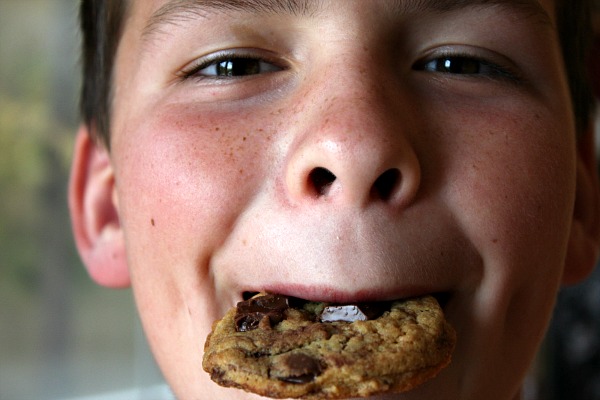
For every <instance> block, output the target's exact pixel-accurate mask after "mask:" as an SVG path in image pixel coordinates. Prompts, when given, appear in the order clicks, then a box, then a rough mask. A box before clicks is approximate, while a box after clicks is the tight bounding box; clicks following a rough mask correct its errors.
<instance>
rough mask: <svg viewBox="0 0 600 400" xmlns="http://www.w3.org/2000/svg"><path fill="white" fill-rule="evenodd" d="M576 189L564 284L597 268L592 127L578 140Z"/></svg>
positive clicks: (599, 230) (599, 229)
mask: <svg viewBox="0 0 600 400" xmlns="http://www.w3.org/2000/svg"><path fill="white" fill-rule="evenodd" d="M577 147H578V149H577V190H576V194H575V208H574V211H573V222H572V224H571V235H570V238H569V245H568V251H567V258H566V262H565V269H564V272H563V284H564V285H572V284H575V283H578V282H579V281H581V280H583V279H585V278H586V277H587V276H588V275H589V274H590V273H591V272H592V270H593V269H594V267H595V266H596V262H597V261H598V255H599V252H600V189H599V187H600V185H599V183H598V169H597V168H598V165H597V163H596V154H595V146H594V124H593V123H590V128H589V129H588V132H586V134H585V135H584V136H583V137H581V138H580V139H579V142H578V146H577Z"/></svg>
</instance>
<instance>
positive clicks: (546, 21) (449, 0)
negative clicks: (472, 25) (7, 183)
mask: <svg viewBox="0 0 600 400" xmlns="http://www.w3.org/2000/svg"><path fill="white" fill-rule="evenodd" d="M325 1H327V0H325ZM492 6H500V7H502V8H506V9H514V10H518V11H520V12H521V13H525V14H524V15H526V16H527V17H531V18H537V19H538V20H539V22H540V23H541V25H552V18H551V17H550V16H549V15H548V13H547V12H546V11H545V10H544V8H543V7H542V6H541V5H540V3H539V1H538V0H393V1H391V2H390V7H389V9H390V11H391V12H393V13H396V14H401V15H404V14H412V13H421V12H428V11H430V12H431V11H434V12H442V13H444V12H452V11H457V10H461V9H465V8H469V7H492ZM321 8H322V1H321V0H170V1H168V2H167V3H166V4H164V5H163V6H162V7H160V8H159V9H158V10H157V11H156V12H154V13H153V14H152V16H151V17H150V19H149V20H148V23H147V24H146V26H145V28H144V30H143V33H142V37H144V38H148V37H150V36H153V35H155V34H156V33H158V32H161V31H162V27H164V26H166V25H179V24H181V23H185V22H187V21H190V20H194V19H197V18H208V17H209V16H210V15H211V14H214V13H218V12H245V13H251V14H261V13H262V14H287V15H292V16H302V17H306V16H313V15H315V14H316V13H317V12H318V11H319V10H320V9H321Z"/></svg>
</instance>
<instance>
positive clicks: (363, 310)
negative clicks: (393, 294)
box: [319, 302, 390, 322]
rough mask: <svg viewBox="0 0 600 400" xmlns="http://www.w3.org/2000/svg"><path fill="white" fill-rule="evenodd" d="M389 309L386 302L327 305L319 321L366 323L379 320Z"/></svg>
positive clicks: (388, 304)
mask: <svg viewBox="0 0 600 400" xmlns="http://www.w3.org/2000/svg"><path fill="white" fill-rule="evenodd" d="M389 308H390V303H387V302H379V303H360V304H346V305H329V306H326V307H325V308H324V309H323V311H322V312H321V315H320V317H319V320H320V321H321V322H338V321H340V322H354V321H368V320H372V319H377V318H379V317H380V316H381V315H382V314H383V313H384V312H385V311H387V310H389Z"/></svg>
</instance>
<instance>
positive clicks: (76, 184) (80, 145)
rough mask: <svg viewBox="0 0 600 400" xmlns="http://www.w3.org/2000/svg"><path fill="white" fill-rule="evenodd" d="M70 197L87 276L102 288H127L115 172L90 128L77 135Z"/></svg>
mask: <svg viewBox="0 0 600 400" xmlns="http://www.w3.org/2000/svg"><path fill="white" fill-rule="evenodd" d="M68 195H69V210H70V213H71V221H72V227H73V234H74V237H75V243H76V245H77V249H78V250H79V254H80V256H81V259H82V260H83V263H84V264H85V266H86V268H87V270H88V273H89V274H90V276H91V277H92V279H93V280H94V281H96V282H97V283H98V284H100V285H103V286H108V287H113V288H122V287H128V286H129V285H130V276H129V269H128V267H127V261H126V256H125V244H124V238H123V231H122V230H121V225H120V223H119V215H118V207H117V201H116V195H115V178H114V172H113V168H112V165H111V162H110V157H109V154H108V151H107V150H106V149H105V148H104V147H103V146H101V145H98V144H96V143H95V142H94V140H92V138H91V137H90V132H89V129H88V127H87V126H82V127H81V128H80V129H79V132H78V133H77V138H76V143H75V152H74V159H73V164H72V167H71V179H70V182H69V194H68Z"/></svg>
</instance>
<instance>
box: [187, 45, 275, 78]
mask: <svg viewBox="0 0 600 400" xmlns="http://www.w3.org/2000/svg"><path fill="white" fill-rule="evenodd" d="M241 62H245V63H248V62H253V63H256V64H255V65H254V66H252V65H250V67H254V68H255V70H253V71H246V72H247V73H244V72H243V71H238V70H237V68H235V64H239V63H241ZM224 64H228V65H224ZM246 67H248V65H246ZM209 68H214V69H215V71H214V73H211V74H208V73H204V74H202V71H204V70H207V69H209ZM219 68H224V69H225V70H224V72H227V73H226V74H224V75H219V72H220V71H219ZM256 68H258V69H256ZM284 69H286V67H285V66H282V65H281V62H276V61H273V60H271V59H270V58H268V57H264V56H262V55H261V56H257V55H256V54H250V53H246V52H240V51H222V52H218V53H214V54H211V55H209V56H206V57H203V58H200V59H198V60H197V61H195V62H194V63H193V64H192V65H190V66H189V67H187V68H185V69H184V70H182V71H181V73H180V77H181V79H182V80H187V79H200V80H203V79H214V80H217V79H241V78H245V77H248V76H252V75H259V74H264V73H272V72H278V71H282V70H284ZM227 70H228V71H227Z"/></svg>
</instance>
